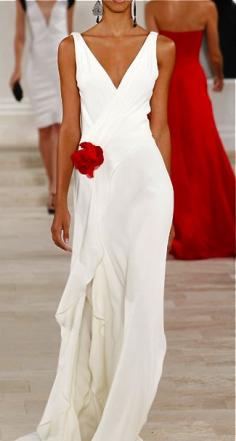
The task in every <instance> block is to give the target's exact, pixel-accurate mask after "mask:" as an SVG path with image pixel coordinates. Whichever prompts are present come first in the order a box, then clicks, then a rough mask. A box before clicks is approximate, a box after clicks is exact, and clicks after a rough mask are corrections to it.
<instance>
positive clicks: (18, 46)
mask: <svg viewBox="0 0 236 441" xmlns="http://www.w3.org/2000/svg"><path fill="white" fill-rule="evenodd" d="M15 3H16V22H15V27H16V30H15V37H14V53H15V66H14V71H13V73H12V75H11V78H10V87H12V86H13V84H14V83H15V82H16V81H20V79H21V62H22V56H23V51H24V45H25V11H24V9H23V7H22V5H21V3H20V2H19V0H17V1H16V2H15Z"/></svg>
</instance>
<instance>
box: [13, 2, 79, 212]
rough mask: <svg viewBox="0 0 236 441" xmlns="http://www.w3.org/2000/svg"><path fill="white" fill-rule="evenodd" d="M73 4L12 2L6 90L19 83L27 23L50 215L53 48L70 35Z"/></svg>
mask: <svg viewBox="0 0 236 441" xmlns="http://www.w3.org/2000/svg"><path fill="white" fill-rule="evenodd" d="M74 2H75V0H69V1H68V0H16V30H15V40H14V48H15V68H14V72H13V74H12V76H11V79H10V86H11V87H12V88H13V87H14V85H15V84H16V83H17V82H20V80H21V75H22V70H21V64H22V56H23V49H24V45H25V34H26V32H25V31H26V23H28V25H29V30H30V45H29V57H28V64H27V69H26V80H27V86H28V93H29V98H30V101H31V105H32V108H33V112H34V115H35V121H36V126H37V128H38V131H39V147H40V151H41V155H42V158H43V162H44V165H45V168H46V172H47V176H48V183H49V196H48V204H47V209H48V212H49V213H50V214H52V213H54V211H55V206H54V203H55V202H54V199H55V193H56V154H57V142H58V134H59V128H60V123H61V118H62V108H61V96H60V83H59V75H58V69H57V48H58V44H59V42H60V41H61V40H62V39H63V38H64V37H65V36H67V35H68V33H70V32H72V22H73V10H74Z"/></svg>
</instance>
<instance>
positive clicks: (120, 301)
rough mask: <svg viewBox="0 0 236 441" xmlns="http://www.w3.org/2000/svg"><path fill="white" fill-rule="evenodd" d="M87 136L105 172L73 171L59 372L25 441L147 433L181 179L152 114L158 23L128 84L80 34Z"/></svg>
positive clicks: (129, 440)
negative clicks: (116, 79) (167, 158)
mask: <svg viewBox="0 0 236 441" xmlns="http://www.w3.org/2000/svg"><path fill="white" fill-rule="evenodd" d="M72 35H73V37H74V43H75V51H76V63H77V74H76V78H77V84H78V87H79V90H80V95H81V115H82V118H81V126H82V138H81V142H82V141H91V142H92V143H94V144H96V145H100V146H101V147H102V148H103V151H104V163H103V164H102V165H101V166H100V167H99V168H98V169H97V170H95V175H94V178H91V179H90V178H88V177H87V176H86V175H82V174H80V173H79V172H78V171H77V170H75V171H74V178H75V181H74V211H75V213H74V214H75V227H74V236H73V253H72V261H71V270H70V274H69V278H68V281H67V284H66V287H65V290H64V293H63V296H62V298H61V301H60V303H59V306H58V309H57V312H56V319H57V321H58V323H59V325H60V327H61V338H62V341H61V349H60V354H59V362H58V370H57V375H56V378H55V382H54V385H53V387H52V390H51V394H50V397H49V400H48V402H47V405H46V408H45V411H44V414H43V417H42V419H41V422H40V423H39V425H38V427H37V432H36V433H35V434H32V435H29V436H28V437H23V438H20V440H21V441H36V440H37V441H38V440H42V441H141V438H140V436H139V434H140V431H141V429H142V427H143V426H144V424H145V422H146V421H147V417H148V413H149V410H150V408H151V405H152V402H153V400H154V398H155V394H156V392H157V387H158V383H159V380H160V377H161V374H162V366H163V361H164V357H165V353H166V338H165V332H164V314H163V308H164V305H163V300H164V280H165V266H166V253H167V243H168V236H169V231H170V226H171V222H172V215H173V188H172V184H171V181H170V178H169V175H168V172H167V170H166V167H165V165H164V162H163V159H162V156H161V153H160V151H159V149H158V147H157V145H156V143H155V140H154V138H153V136H152V133H151V130H150V125H149V120H148V118H147V114H148V113H149V112H150V98H151V95H152V91H153V87H154V84H155V81H156V79H157V77H158V65H157V60H156V42H157V40H158V39H157V33H155V32H151V33H150V34H149V35H148V37H147V38H146V40H145V43H144V44H143V46H142V48H141V50H140V51H139V52H138V54H137V56H136V57H135V59H134V61H133V62H132V64H131V65H130V67H129V68H128V70H127V71H126V74H125V75H124V77H123V80H122V81H121V83H120V85H119V87H118V88H116V87H115V86H114V84H113V82H112V81H111V79H110V77H109V76H108V74H107V73H106V71H105V70H104V68H103V67H102V66H101V64H99V62H98V60H97V59H96V58H95V56H94V55H93V53H92V52H91V50H90V49H89V48H88V46H87V44H86V43H85V41H84V39H83V37H82V36H81V34H79V33H76V32H74V33H72Z"/></svg>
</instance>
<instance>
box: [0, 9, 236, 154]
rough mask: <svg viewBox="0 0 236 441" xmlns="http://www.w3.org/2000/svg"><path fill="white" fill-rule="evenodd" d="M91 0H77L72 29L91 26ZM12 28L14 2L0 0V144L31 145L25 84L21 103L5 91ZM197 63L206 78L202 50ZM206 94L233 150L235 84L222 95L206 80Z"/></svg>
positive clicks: (141, 13)
mask: <svg viewBox="0 0 236 441" xmlns="http://www.w3.org/2000/svg"><path fill="white" fill-rule="evenodd" d="M94 3H95V0H86V1H84V0H77V3H76V11H75V20H74V29H75V30H78V31H80V32H81V31H83V30H85V29H87V28H89V27H91V26H92V25H93V24H94V23H95V17H94V16H93V15H92V12H91V10H92V7H93V4H94ZM145 3H146V2H145V1H138V8H137V15H138V22H139V23H140V24H141V25H142V26H145V23H144V5H145ZM14 27H15V0H8V1H5V0H0V29H1V38H0V145H3V144H4V145H5V146H6V145H9V146H10V145H20V144H21V145H22V144H24V145H35V144H36V143H37V132H36V130H35V128H34V119H33V116H32V115H31V109H30V104H29V101H28V99H27V85H26V84H25V82H24V76H23V79H22V85H23V88H24V92H25V98H24V100H23V101H22V102H21V103H18V102H16V101H15V100H14V98H13V96H12V93H11V91H10V89H9V86H8V82H9V77H10V74H11V72H12V69H13V63H14V60H13V38H14ZM201 62H202V64H203V66H204V69H205V72H206V74H207V76H208V77H209V78H210V77H211V72H210V69H209V66H208V63H207V59H206V57H205V51H204V48H203V50H202V53H201ZM25 63H27V48H26V50H25V57H24V65H25ZM209 93H210V96H211V99H212V102H213V108H214V112H215V117H216V122H217V126H218V128H219V131H220V134H221V136H222V139H223V142H224V145H225V148H226V149H227V150H234V148H235V82H234V81H232V80H228V81H226V83H225V89H224V91H223V92H222V93H220V94H216V93H213V92H212V82H211V80H210V79H209Z"/></svg>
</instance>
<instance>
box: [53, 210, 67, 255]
mask: <svg viewBox="0 0 236 441" xmlns="http://www.w3.org/2000/svg"><path fill="white" fill-rule="evenodd" d="M69 230H70V212H69V210H68V208H67V206H66V207H63V208H61V207H60V208H58V209H56V213H55V216H54V219H53V223H52V227H51V232H52V240H53V242H54V243H55V245H57V246H58V247H59V248H62V250H64V251H71V248H70V247H69V245H68V243H69Z"/></svg>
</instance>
